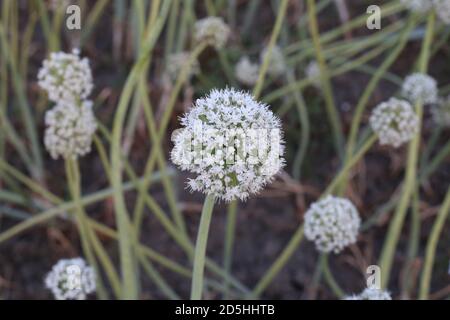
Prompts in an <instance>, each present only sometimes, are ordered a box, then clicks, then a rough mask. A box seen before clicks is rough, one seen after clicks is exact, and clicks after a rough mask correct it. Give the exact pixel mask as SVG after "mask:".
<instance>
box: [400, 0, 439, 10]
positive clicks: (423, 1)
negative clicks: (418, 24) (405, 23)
mask: <svg viewBox="0 0 450 320" xmlns="http://www.w3.org/2000/svg"><path fill="white" fill-rule="evenodd" d="M400 2H401V3H403V5H404V6H405V7H406V8H408V9H409V10H411V11H414V12H420V13H425V12H427V11H429V10H430V9H431V8H432V7H433V3H432V0H400Z"/></svg>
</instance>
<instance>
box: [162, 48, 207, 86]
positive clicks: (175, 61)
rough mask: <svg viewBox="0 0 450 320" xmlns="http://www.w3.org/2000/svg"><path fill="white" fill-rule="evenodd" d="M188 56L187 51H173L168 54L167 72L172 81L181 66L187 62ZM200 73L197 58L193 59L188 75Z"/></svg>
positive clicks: (179, 71)
mask: <svg viewBox="0 0 450 320" xmlns="http://www.w3.org/2000/svg"><path fill="white" fill-rule="evenodd" d="M189 58H190V53H189V52H178V53H173V54H171V55H170V56H169V58H168V61H167V73H168V75H169V77H170V79H172V80H173V81H174V80H176V79H177V77H178V75H179V74H180V73H181V70H182V69H183V67H184V66H185V65H186V63H188V61H189ZM198 73H200V65H199V63H198V60H195V61H194V63H193V64H192V66H191V70H190V73H189V77H191V76H193V75H196V74H198Z"/></svg>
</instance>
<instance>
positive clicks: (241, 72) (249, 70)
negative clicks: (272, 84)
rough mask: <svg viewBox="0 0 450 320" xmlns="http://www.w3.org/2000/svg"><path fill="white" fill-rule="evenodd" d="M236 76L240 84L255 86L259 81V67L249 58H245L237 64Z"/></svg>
mask: <svg viewBox="0 0 450 320" xmlns="http://www.w3.org/2000/svg"><path fill="white" fill-rule="evenodd" d="M235 74H236V78H237V79H238V80H239V82H241V83H243V84H245V85H247V86H253V85H254V84H255V83H256V81H258V75H259V65H258V64H257V63H252V62H251V61H250V59H249V58H248V57H246V56H244V57H242V58H241V59H239V61H238V63H237V64H236V67H235Z"/></svg>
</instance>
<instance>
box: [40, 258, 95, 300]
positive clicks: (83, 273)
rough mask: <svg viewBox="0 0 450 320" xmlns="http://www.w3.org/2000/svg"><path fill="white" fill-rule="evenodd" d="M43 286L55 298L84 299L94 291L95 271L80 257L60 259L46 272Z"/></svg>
mask: <svg viewBox="0 0 450 320" xmlns="http://www.w3.org/2000/svg"><path fill="white" fill-rule="evenodd" d="M45 286H46V287H47V288H48V289H50V290H51V291H52V293H53V295H54V296H55V299H57V300H85V299H86V296H87V295H88V294H90V293H92V292H94V291H95V288H96V284H95V272H94V269H93V268H92V267H90V266H88V265H87V264H86V262H85V261H84V260H83V259H82V258H74V259H62V260H59V261H58V263H56V264H55V265H54V266H53V267H52V270H51V271H50V272H49V273H48V274H47V276H46V278H45Z"/></svg>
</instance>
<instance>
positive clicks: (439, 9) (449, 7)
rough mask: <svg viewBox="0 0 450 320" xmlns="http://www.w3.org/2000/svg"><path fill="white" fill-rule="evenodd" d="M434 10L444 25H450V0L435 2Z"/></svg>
mask: <svg viewBox="0 0 450 320" xmlns="http://www.w3.org/2000/svg"><path fill="white" fill-rule="evenodd" d="M433 5H434V9H435V10H436V14H437V16H438V17H439V19H440V20H441V21H442V22H443V23H444V24H450V0H433Z"/></svg>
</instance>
